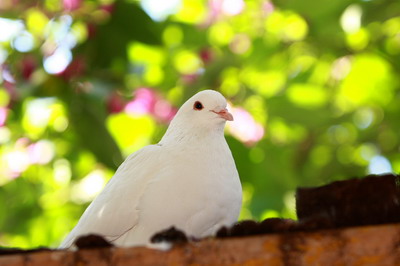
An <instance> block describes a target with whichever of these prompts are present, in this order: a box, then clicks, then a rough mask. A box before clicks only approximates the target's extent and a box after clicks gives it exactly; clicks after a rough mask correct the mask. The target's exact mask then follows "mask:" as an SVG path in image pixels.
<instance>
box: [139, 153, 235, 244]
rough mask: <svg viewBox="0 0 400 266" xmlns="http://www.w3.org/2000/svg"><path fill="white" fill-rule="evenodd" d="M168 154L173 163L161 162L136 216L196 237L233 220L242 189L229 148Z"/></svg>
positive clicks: (159, 226)
mask: <svg viewBox="0 0 400 266" xmlns="http://www.w3.org/2000/svg"><path fill="white" fill-rule="evenodd" d="M228 151H229V150H228ZM168 156H169V158H170V159H169V161H172V160H171V159H172V158H171V157H173V161H174V163H173V164H165V165H162V166H161V167H162V168H161V169H160V170H161V171H160V172H161V174H160V175H159V176H157V177H156V178H154V179H153V180H152V181H151V182H149V184H148V186H147V188H146V192H145V193H144V196H143V198H142V199H141V201H142V204H140V206H142V209H141V210H140V217H139V219H144V220H146V221H151V222H150V223H151V225H149V226H153V227H154V228H160V230H162V229H164V228H166V227H169V226H171V225H175V226H177V227H178V228H181V229H183V230H185V231H186V232H187V233H188V234H190V235H194V236H198V237H200V236H204V234H205V232H207V233H209V232H210V228H211V227H213V226H217V225H219V224H221V225H222V224H231V223H234V222H235V221H236V220H237V217H238V215H239V211H240V207H241V199H242V198H241V195H242V191H241V186H240V181H239V177H238V173H237V170H236V167H235V163H234V161H233V158H232V156H231V154H230V151H229V153H226V152H224V151H223V150H221V151H220V152H219V153H218V152H217V153H215V154H209V155H207V156H201V155H199V154H196V153H195V152H193V153H192V154H191V156H182V155H181V154H180V153H176V154H174V152H171V153H168ZM148 210H151V212H149V211H148Z"/></svg>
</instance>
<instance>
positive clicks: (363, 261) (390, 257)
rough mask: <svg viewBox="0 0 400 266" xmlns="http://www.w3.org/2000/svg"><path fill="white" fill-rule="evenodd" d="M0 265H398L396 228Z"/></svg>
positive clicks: (105, 251) (49, 256)
mask: <svg viewBox="0 0 400 266" xmlns="http://www.w3.org/2000/svg"><path fill="white" fill-rule="evenodd" d="M0 265H7V266H13V265H15V266H20V265H24V266H25V265H26V266H28V265H32V266H44V265H46V266H51V265H96V266H101V265H269V266H275V265H307V266H308V265H323V266H328V265H379V266H384V265H400V224H389V225H378V226H364V227H353V228H346V229H335V230H323V231H316V232H310V233H306V232H296V233H287V234H275V235H262V236H253V237H243V238H226V239H207V240H204V241H201V242H197V243H189V244H185V245H181V246H177V247H175V248H173V249H172V250H170V251H166V252H164V251H158V250H151V249H147V248H115V247H113V248H100V249H85V250H79V251H75V252H73V251H40V252H35V253H28V254H14V255H6V256H0Z"/></svg>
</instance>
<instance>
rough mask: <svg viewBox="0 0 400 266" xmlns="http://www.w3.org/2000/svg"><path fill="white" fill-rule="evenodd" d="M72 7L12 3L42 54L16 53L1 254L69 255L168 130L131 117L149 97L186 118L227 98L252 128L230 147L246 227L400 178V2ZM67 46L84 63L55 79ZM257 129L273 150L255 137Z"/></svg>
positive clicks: (1, 175) (6, 88)
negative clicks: (187, 104)
mask: <svg viewBox="0 0 400 266" xmlns="http://www.w3.org/2000/svg"><path fill="white" fill-rule="evenodd" d="M65 2H68V1H64V4H63V1H59V0H45V1H23V0H19V1H11V0H2V1H1V3H0V18H3V19H10V20H13V21H15V20H21V22H22V23H23V24H24V25H25V29H26V31H28V32H29V33H28V35H29V36H30V38H31V40H33V44H32V47H31V48H30V49H29V50H28V51H22V52H21V51H18V45H17V44H16V41H15V40H16V38H17V37H18V36H17V35H16V36H13V37H10V38H9V39H8V40H2V39H0V40H2V41H0V55H5V56H3V57H4V58H5V59H4V60H3V61H4V62H3V63H2V65H1V68H0V74H1V75H0V110H1V111H2V113H3V114H6V120H5V122H4V123H3V125H2V127H0V159H1V161H0V202H1V203H0V229H1V230H0V245H3V246H15V247H23V248H30V247H36V246H51V247H55V246H57V245H58V244H59V242H60V241H61V239H62V238H63V237H64V236H65V235H66V234H67V233H68V232H69V230H71V229H72V227H73V226H74V225H75V223H76V222H77V220H78V219H79V217H80V215H81V214H82V212H83V210H84V209H85V208H86V207H87V205H88V204H89V203H90V201H91V200H92V199H93V197H94V196H95V194H96V193H98V191H99V190H100V189H101V187H102V186H103V185H104V184H105V183H106V182H107V180H108V179H109V178H111V176H112V174H113V172H114V171H115V170H116V168H117V167H118V165H119V164H120V163H121V161H122V160H123V158H125V157H126V156H127V155H128V154H130V153H131V152H133V151H135V150H137V149H139V148H141V147H143V146H145V145H148V144H151V143H155V142H158V141H159V140H160V138H161V136H162V135H163V133H164V132H165V130H166V127H167V125H168V123H167V120H166V119H162V118H160V117H159V116H157V114H155V113H154V112H148V113H145V114H132V113H128V112H125V111H124V110H122V109H123V107H124V105H125V103H128V102H130V101H132V100H134V99H135V95H136V94H135V92H137V91H138V90H139V89H140V88H148V90H147V91H148V92H151V93H152V94H151V95H152V97H153V98H154V99H155V101H156V102H157V101H158V102H163V103H169V104H170V105H172V106H175V107H177V108H178V107H179V106H180V105H181V104H182V103H183V102H184V101H185V100H186V99H187V98H189V97H190V96H191V95H193V94H194V93H196V92H197V91H199V90H203V89H215V90H218V91H221V92H222V93H223V94H224V95H225V96H226V98H227V99H228V100H229V102H230V103H231V106H232V108H237V109H238V110H241V111H242V112H248V113H249V114H250V115H251V117H250V118H249V119H247V120H244V121H242V122H243V124H242V125H241V127H242V128H241V130H240V127H239V128H237V127H236V128H235V127H233V126H232V127H230V128H229V129H228V130H227V134H226V138H227V141H228V143H229V145H230V147H231V150H232V153H233V155H234V157H235V160H236V164H237V168H238V170H239V174H240V177H241V181H242V184H243V190H244V191H243V193H244V202H243V208H242V213H241V219H264V218H267V217H276V216H279V217H286V218H295V217H296V215H295V212H294V198H293V196H294V191H295V189H296V187H298V186H317V185H322V184H326V183H329V182H331V181H334V180H342V179H346V178H351V177H362V176H364V175H365V174H367V173H370V172H377V171H378V172H379V169H378V170H376V166H380V167H381V168H382V167H383V166H385V167H383V168H382V169H383V170H382V171H393V172H396V173H398V172H399V171H400V153H399V141H400V136H399V133H400V104H399V103H400V83H399V81H400V2H399V1H391V0H370V1H350V0H336V1H330V0H321V1H313V0H302V1H296V0H285V1H282V0H276V1H272V2H270V1H261V0H253V1H244V2H243V3H244V6H243V9H242V10H240V11H241V12H239V13H238V14H235V15H232V14H229V12H228V13H227V11H226V10H225V11H224V9H223V8H216V7H215V5H216V4H215V3H220V6H223V5H221V3H223V2H224V1H218V0H216V1H206V0H183V1H182V2H181V5H180V8H179V10H177V12H176V13H174V14H172V15H170V16H168V17H166V18H165V20H160V21H154V20H152V19H151V18H150V17H149V16H148V15H147V14H146V12H144V11H143V9H142V8H141V5H140V2H138V1H128V0H125V1H124V0H115V1H113V0H83V1H77V2H79V3H80V4H79V5H78V6H77V7H76V8H70V9H69V10H68V8H67V6H65ZM72 2H73V1H72ZM225 2H227V3H228V4H229V3H230V4H232V3H233V2H239V3H240V2H241V1H227V0H225ZM213 4H214V6H213ZM60 32H61V33H60ZM62 32H64V33H62ZM66 32H67V33H68V34H71V35H72V36H74V38H75V40H76V44H75V45H74V47H73V48H72V50H71V51H72V56H73V61H72V63H71V64H70V66H69V67H68V68H67V70H65V71H63V73H59V74H49V73H48V72H46V70H45V69H44V67H43V62H44V61H45V59H46V58H47V57H48V56H50V55H51V54H52V53H53V52H54V50H55V49H56V48H57V47H59V46H61V44H60V35H62V34H64V35H65V34H66ZM25 34H27V33H25ZM64 35H62V36H64ZM62 41H63V39H62ZM64 41H65V40H64ZM19 50H21V49H19ZM0 58H1V56H0ZM10 76H11V77H12V78H10ZM0 113H1V112H0ZM0 120H1V119H0ZM255 127H259V128H262V129H263V135H262V138H261V139H259V138H257V137H254V136H253V135H252V136H250V137H249V136H247V138H246V137H244V136H243V134H246V132H247V131H249V130H250V129H251V128H255ZM246 130H247V131H246ZM242 131H243V132H244V133H243V132H242ZM240 132H242V133H240ZM247 133H248V132H247ZM35 147H36V148H37V147H39V148H37V150H38V151H37V152H36V153H35ZM32 154H34V155H32ZM35 154H36V155H35ZM35 156H36V157H39V159H37V160H36V161H34V160H32V157H35ZM36 157H35V158H36ZM16 169H17V171H16ZM18 169H19V170H18ZM377 189H379V188H377Z"/></svg>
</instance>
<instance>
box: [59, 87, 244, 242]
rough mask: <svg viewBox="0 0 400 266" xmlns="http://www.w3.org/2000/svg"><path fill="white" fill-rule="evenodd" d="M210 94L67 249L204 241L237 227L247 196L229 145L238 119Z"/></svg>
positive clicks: (127, 171) (113, 184) (124, 173)
mask: <svg viewBox="0 0 400 266" xmlns="http://www.w3.org/2000/svg"><path fill="white" fill-rule="evenodd" d="M226 105H227V104H226V100H225V98H224V97H223V96H222V95H221V94H220V93H219V92H217V91H213V90H204V91H201V92H199V93H197V94H196V95H194V96H193V97H192V98H190V99H189V100H187V101H186V102H185V103H184V104H183V105H182V107H181V108H180V109H179V111H178V112H177V114H176V116H175V117H174V119H173V120H172V121H171V123H170V125H169V127H168V129H167V132H166V133H165V135H164V136H163V138H162V139H161V141H160V142H159V143H158V144H156V145H149V146H146V147H144V148H142V149H140V150H138V151H136V152H134V153H133V154H131V155H130V156H129V157H128V158H127V159H126V160H125V161H124V162H123V163H122V164H121V165H120V167H119V168H118V170H117V171H116V173H115V175H114V176H113V177H112V178H111V180H110V181H109V182H108V183H107V185H106V186H105V188H104V190H103V191H102V192H101V193H100V194H99V195H98V196H97V197H96V198H95V199H94V201H93V202H92V203H91V204H90V205H89V207H88V208H87V209H86V211H85V212H84V213H83V215H82V217H81V218H80V220H79V222H78V224H77V225H76V226H75V228H74V229H73V230H72V231H71V232H70V233H69V235H68V236H67V237H66V238H65V240H64V241H63V242H62V244H61V245H60V248H68V247H70V246H71V245H72V244H73V242H74V241H75V239H76V238H77V237H79V236H81V235H85V234H91V233H93V234H99V235H102V236H103V237H105V238H106V239H107V240H108V241H110V242H112V243H114V244H115V245H117V246H118V245H119V246H138V245H146V244H149V241H150V238H151V236H152V235H153V234H154V233H156V232H159V231H161V230H164V229H167V228H169V227H171V226H175V227H176V228H178V229H180V230H183V231H184V232H185V233H186V234H187V235H188V236H193V237H196V238H202V237H205V236H210V235H213V234H214V233H216V231H217V230H218V229H219V228H220V227H221V226H230V225H232V224H233V223H234V222H236V221H237V219H238V216H239V212H240V208H241V203H242V188H241V184H240V180H239V175H238V172H237V170H236V166H235V162H234V159H233V157H232V153H231V151H230V149H229V146H228V144H227V143H226V140H225V138H224V127H225V122H226V121H227V120H228V121H232V120H233V117H232V115H231V114H230V113H229V112H228V110H227V109H226Z"/></svg>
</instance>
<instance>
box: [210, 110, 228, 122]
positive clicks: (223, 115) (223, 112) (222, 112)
mask: <svg viewBox="0 0 400 266" xmlns="http://www.w3.org/2000/svg"><path fill="white" fill-rule="evenodd" d="M211 112H213V113H216V114H217V115H219V116H220V117H221V118H223V119H225V120H228V121H233V116H232V114H231V113H229V112H228V109H226V108H224V109H222V110H219V111H215V110H211Z"/></svg>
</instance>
